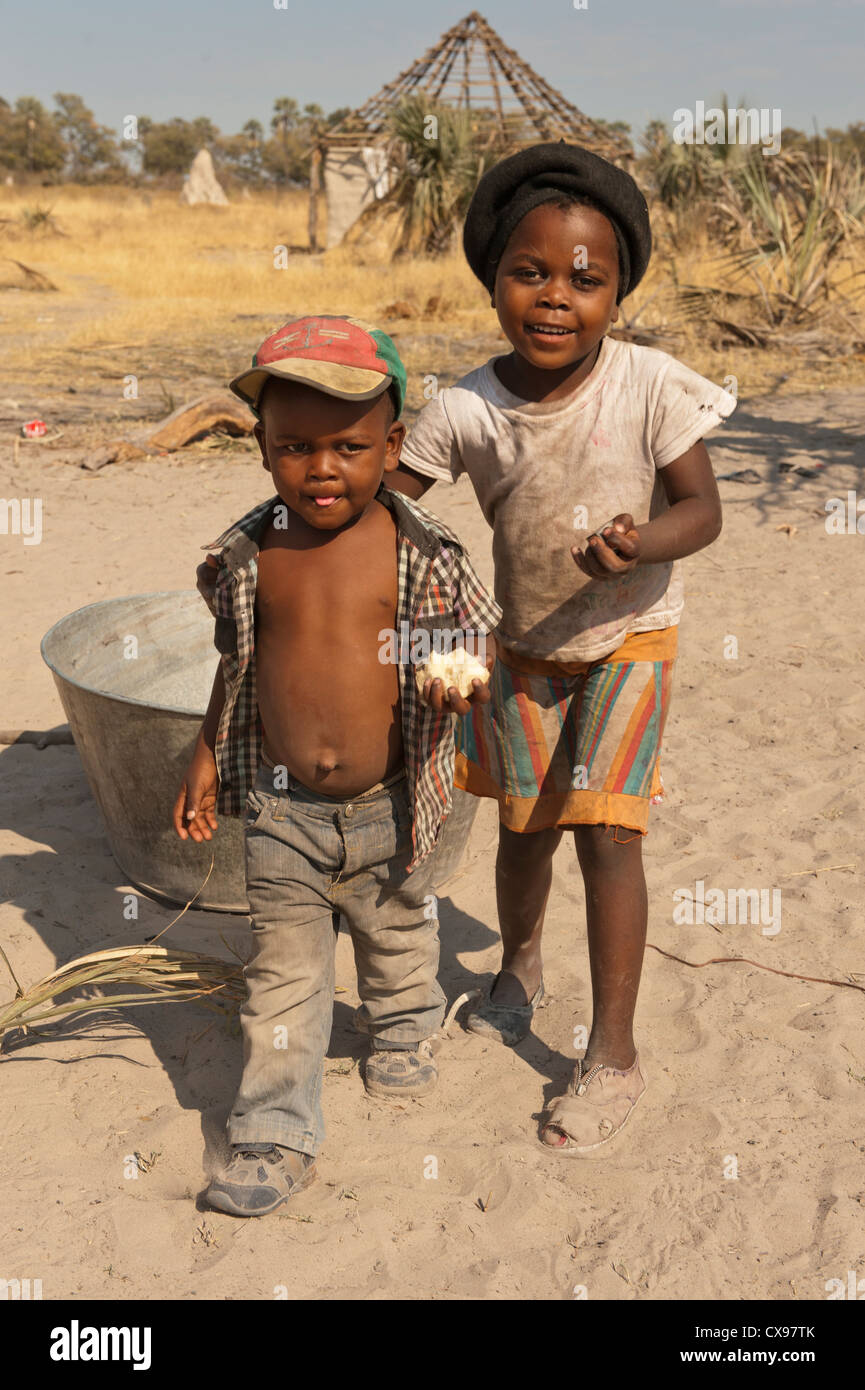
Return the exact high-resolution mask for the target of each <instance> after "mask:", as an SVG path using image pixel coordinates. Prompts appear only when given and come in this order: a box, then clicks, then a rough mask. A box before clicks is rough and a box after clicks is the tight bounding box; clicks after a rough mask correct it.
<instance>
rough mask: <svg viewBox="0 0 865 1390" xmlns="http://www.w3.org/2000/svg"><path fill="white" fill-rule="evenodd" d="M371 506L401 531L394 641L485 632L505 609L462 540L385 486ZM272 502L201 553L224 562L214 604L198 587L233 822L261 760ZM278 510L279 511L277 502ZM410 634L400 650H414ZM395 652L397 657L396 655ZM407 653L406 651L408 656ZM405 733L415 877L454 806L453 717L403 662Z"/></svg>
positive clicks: (227, 810)
mask: <svg viewBox="0 0 865 1390" xmlns="http://www.w3.org/2000/svg"><path fill="white" fill-rule="evenodd" d="M377 500H378V501H379V502H381V503H382V505H383V506H385V507H387V509H388V510H389V511H390V512H391V513H392V515H393V517H394V520H395V522H396V525H397V532H398V540H399V544H398V551H397V565H398V580H399V590H398V592H399V597H398V600H397V625H396V635H397V640H399V638H400V634H404V633H409V634H411V633H412V632H414V631H415V630H417V629H427V630H430V629H434V628H450V629H455V628H463V629H464V630H467V631H472V630H473V631H480V632H484V633H485V632H491V631H493V630H494V629H495V628H496V627H497V625H498V623H499V621H500V620H501V609H500V608H499V607H498V605H497V604H496V603H495V602H494V600H493V599H491V598H490V596H489V594H488V593H487V592H486V590H485V589H484V588H483V586H482V584H481V582H480V580H479V579H478V577H477V575H476V573H475V571H474V568H473V566H472V564H471V561H470V560H469V557H468V555H467V554H466V553H465V551H464V550H463V546H462V543H461V541H460V539H459V537H458V536H456V535H455V534H454V532H453V531H451V530H450V528H449V527H447V526H445V524H444V522H442V521H440V520H439V518H438V517H437V516H435V515H433V513H432V512H429V511H427V509H426V507H422V506H420V505H419V504H418V503H417V502H412V501H410V500H409V498H407V497H405V496H403V494H402V493H399V492H392V491H391V490H390V488H387V487H384V486H382V487H381V488H379V491H378V493H377ZM281 502H282V499H281V498H280V497H279V496H278V495H277V496H275V497H271V498H270V499H269V500H268V501H267V502H262V503H261V504H260V505H259V506H257V507H254V508H253V509H252V511H251V512H247V514H246V516H244V517H242V518H241V519H240V521H238V522H236V523H235V524H234V525H233V526H230V527H229V528H228V530H227V531H223V533H222V535H221V536H219V537H217V539H216V540H215V541H212V542H211V543H210V545H204V546H202V547H201V549H202V550H208V551H211V552H212V553H214V554H221V564H220V567H219V570H218V572H217V576H216V586H215V589H214V590H213V593H212V597H208V594H207V592H206V591H205V589H204V588H202V587H201V586H200V585H198V587H199V590H200V592H201V593H202V596H203V597H204V599H205V602H206V603H207V606H208V608H209V609H210V611H211V613H212V614H213V616H214V617H215V619H216V631H215V634H214V643H215V645H216V649H217V651H218V652H219V653H220V654H221V657H222V672H223V676H224V679H225V705H224V707H223V711H222V716H221V718H220V721H219V728H218V730H217V735H216V745H215V755H216V766H217V771H218V773H219V793H218V796H217V801H216V809H217V811H219V812H221V813H222V814H223V815H228V816H239V815H241V814H242V812H243V808H244V803H245V800H246V796H247V793H248V792H249V790H250V788H251V787H252V785H253V783H254V781H255V775H256V772H257V770H258V766H259V763H260V761H261V751H262V726H261V718H260V715H259V712H258V699H257V693H256V675H255V660H254V656H255V589H256V579H257V574H258V562H257V558H256V557H257V555H258V550H259V541H260V538H261V536H262V534H263V532H264V530H265V528H266V527H267V525H268V523H269V521H270V519H271V515H272V513H273V510H274V508H275V507H276V506H278V505H280V504H281ZM283 505H284V504H283ZM410 640H411V638H410V636H409V638H408V641H407V642H406V644H405V645H406V646H408V645H409V643H410ZM402 654H403V653H402V651H400V655H402ZM406 655H407V653H406ZM398 665H399V686H400V699H401V704H402V735H403V748H404V752H405V766H406V774H407V777H408V785H409V789H410V792H411V799H412V809H413V825H412V848H413V851H414V853H413V857H412V862H411V864H410V865H409V868H410V869H413V868H414V867H415V866H416V865H417V864H419V863H420V862H421V861H422V860H423V859H425V858H426V856H427V855H428V854H429V853H430V851H431V850H432V849H433V848H434V846H435V844H436V842H437V841H438V838H439V836H440V834H441V830H442V826H443V825H444V822H445V818H446V817H447V815H448V813H449V812H450V809H451V805H452V801H453V773H454V728H453V724H454V718H455V717H456V716H454V715H452V714H447V713H444V712H443V713H440V714H437V713H436V712H435V710H432V709H430V708H429V707H428V706H426V705H424V704H423V703H422V701H421V699H420V696H419V695H418V691H417V686H416V685H415V679H414V667H413V666H412V664H411V662H410V661H409V660H406V661H400V662H399V664H398Z"/></svg>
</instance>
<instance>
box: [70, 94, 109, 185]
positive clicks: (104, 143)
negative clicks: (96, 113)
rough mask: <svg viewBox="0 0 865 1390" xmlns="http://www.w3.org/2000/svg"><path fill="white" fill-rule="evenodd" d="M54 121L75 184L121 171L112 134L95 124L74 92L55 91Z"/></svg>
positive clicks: (89, 112) (86, 108)
mask: <svg viewBox="0 0 865 1390" xmlns="http://www.w3.org/2000/svg"><path fill="white" fill-rule="evenodd" d="M54 101H55V104H56V106H57V110H56V111H55V113H54V120H55V123H56V125H57V129H58V130H59V132H60V135H61V138H62V140H63V143H64V145H65V146H66V160H67V163H66V171H67V175H68V177H69V178H70V179H72V180H73V181H74V182H80V181H82V180H85V179H87V178H88V177H90V176H92V175H93V174H105V173H109V172H110V173H117V172H119V171H120V169H121V167H122V166H121V163H120V159H119V156H118V153H117V147H116V144H115V141H114V133H113V131H111V130H109V128H108V126H103V125H97V124H96V121H95V120H94V118H93V112H92V111H91V110H90V109H89V107H87V106H85V105H84V102H83V101H82V99H81V97H80V96H76V95H75V93H74V92H55V93H54Z"/></svg>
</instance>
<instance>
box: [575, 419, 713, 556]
mask: <svg viewBox="0 0 865 1390" xmlns="http://www.w3.org/2000/svg"><path fill="white" fill-rule="evenodd" d="M658 471H659V472H660V475H661V482H662V483H663V485H664V491H665V492H666V494H667V501H668V502H669V504H670V507H669V511H666V512H664V513H663V514H662V515H661V516H656V517H655V518H654V520H653V521H646V522H643V524H642V525H640V526H634V521H633V517H631V516H628V515H626V514H624V513H623V514H622V515H620V516H618V517H616V518H615V525H613V526H612V527H611V528H610V527H605V528H604V529H605V531H606V532H607V539H602V538H601V537H600V536H597V535H595V536H590V537H589V539H588V541H587V543H586V550H585V551H584V552H581V551H580V550H578V549H577V547H576V546H574V547H572V550H571V554H572V555H573V557H574V560H575V561H576V563H577V565H578V566H579V568H580V569H581V570H582V571H583V573H584V574H587V575H588V576H589V578H591V579H615V578H617V577H618V576H619V575H621V574H625V573H627V571H628V570H630V569H633V568H634V566H635V565H657V564H664V563H666V562H668V561H670V560H681V559H682V557H683V556H685V555H693V554H695V552H696V551H698V550H703V549H704V548H705V547H706V546H707V545H711V544H712V541H714V540H715V539H717V537H718V536H719V535H720V533H721V498H720V496H719V495H718V485H717V483H716V482H715V474H714V473H713V471H712V463H711V460H710V458H709V454H708V451H707V449H706V446H705V444H704V443H703V441H702V440H698V442H697V443H696V444H694V445H693V446H692V447H691V448H690V449H689V450H688V451H687V453H685V454H682V455H681V456H680V457H679V458H677V459H674V460H673V462H672V463H668V464H667V466H666V467H665V468H661V469H659V470H658ZM608 541H610V542H612V544H608Z"/></svg>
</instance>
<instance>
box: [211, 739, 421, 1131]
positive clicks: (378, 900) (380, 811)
mask: <svg viewBox="0 0 865 1390" xmlns="http://www.w3.org/2000/svg"><path fill="white" fill-rule="evenodd" d="M273 779H274V774H273V770H272V769H271V768H269V767H267V766H266V764H264V763H262V765H261V766H260V767H259V770H258V775H257V777H256V780H255V785H254V787H253V789H252V790H251V791H250V793H249V795H248V797H247V802H246V826H245V833H246V886H247V893H248V897H249V912H250V917H251V919H252V954H251V956H250V958H249V961H248V962H247V965H246V968H245V971H244V975H245V978H246V983H247V987H248V990H249V997H248V999H247V1001H246V1003H245V1004H244V1005H243V1007H242V1009H241V1011H240V1024H241V1030H242V1034H243V1075H242V1078H241V1082H240V1089H239V1091H238V1094H237V1098H236V1100H235V1102H234V1106H233V1109H232V1112H231V1118H230V1120H229V1126H228V1134H229V1140H230V1142H231V1143H232V1144H238V1143H256V1142H258V1143H274V1144H283V1145H285V1146H286V1147H287V1148H290V1149H296V1150H298V1151H299V1152H301V1153H307V1154H315V1153H317V1151H318V1149H319V1147H320V1146H321V1143H322V1140H323V1138H324V1121H323V1118H322V1113H321V1087H322V1080H323V1076H324V1061H325V1055H326V1053H327V1048H328V1044H329V1041H330V1032H331V1025H332V1020H333V995H334V986H335V967H334V954H335V947H336V937H337V933H338V931H339V918H340V915H342V917H343V918H344V919H345V921H346V922H347V924H348V928H349V931H350V933H351V938H352V944H353V946H354V959H355V965H356V967H357V987H358V994H359V995H360V998H361V1003H362V1008H361V1010H360V1015H359V1020H360V1021H362V1022H361V1026H362V1028H363V1031H364V1032H367V1033H368V1034H369V1035H370V1036H371V1037H374V1038H375V1039H376V1042H377V1043H378V1044H390V1045H394V1044H397V1045H398V1044H400V1043H402V1044H413V1043H417V1042H421V1041H423V1040H424V1039H425V1038H429V1037H431V1036H432V1034H433V1033H435V1032H436V1030H437V1029H438V1028H439V1027H440V1025H441V1022H442V1019H443V1017H444V1005H445V996H444V993H443V992H442V990H441V987H440V986H439V984H438V980H437V978H436V975H437V971H438V962H439V941H438V921H437V919H436V909H435V900H434V898H433V897H432V896H431V895H432V892H433V889H432V886H431V873H430V867H429V865H430V861H429V860H427V861H426V862H425V863H423V864H420V865H419V866H418V868H416V869H414V870H413V871H412V873H410V874H407V873H406V866H407V865H408V864H409V863H410V861H411V807H410V802H409V793H408V787H407V783H406V779H405V775H404V774H398V775H397V776H396V777H394V778H389V779H388V781H387V782H386V783H384V784H379V786H377V787H373V788H371V790H370V791H367V792H364V793H363V794H362V795H360V796H356V797H354V798H353V799H352V800H350V801H346V800H342V799H339V798H336V797H326V796H321V795H319V794H317V793H315V792H312V791H310V790H309V788H307V787H304V786H302V785H301V784H300V783H299V782H296V781H294V780H293V779H292V778H288V788H287V789H286V790H282V789H278V790H277V789H275V788H274V781H273Z"/></svg>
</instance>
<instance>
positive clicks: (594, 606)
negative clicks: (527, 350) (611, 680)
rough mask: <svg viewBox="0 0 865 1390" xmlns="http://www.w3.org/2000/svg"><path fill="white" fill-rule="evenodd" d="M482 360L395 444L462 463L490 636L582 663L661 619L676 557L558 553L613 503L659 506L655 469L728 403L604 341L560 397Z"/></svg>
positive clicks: (669, 602) (723, 395)
mask: <svg viewBox="0 0 865 1390" xmlns="http://www.w3.org/2000/svg"><path fill="white" fill-rule="evenodd" d="M496 360H497V359H496V358H490V360H489V361H488V362H486V363H485V364H484V366H482V367H478V368H476V369H475V371H473V372H469V373H468V375H467V376H464V377H463V378H462V380H461V381H458V382H457V383H456V385H455V386H449V387H446V388H445V389H444V390H442V391H441V392H440V393H439V394H438V396H437V397H436V398H435V399H434V400H432V401H430V403H429V405H427V406H425V407H424V409H423V410H422V411H421V413H420V415H419V416H418V419H417V421H416V422H415V425H414V428H413V429H412V431H411V434H410V435H409V437H408V439H407V440H406V442H405V444H404V446H403V450H402V461H403V462H404V463H406V464H408V466H409V467H410V468H413V469H415V470H416V471H417V472H418V473H424V474H426V475H427V476H429V477H432V478H437V479H442V480H445V481H448V482H455V481H456V479H457V478H458V477H459V475H460V474H461V473H467V474H468V476H469V477H470V479H471V481H472V484H473V486H474V489H475V492H476V494H477V499H478V502H479V503H480V506H481V510H482V512H483V514H484V516H485V517H486V519H487V521H488V522H489V524H490V526H492V528H493V561H494V564H495V596H496V600H497V602H498V603H499V604H500V606H501V608H502V613H503V616H502V622H501V625H500V627H499V629H498V633H497V635H498V636H499V638H500V639H501V641H502V642H503V643H504V644H505V645H506V646H508V647H511V648H513V649H514V650H515V651H517V652H519V653H521V654H522V655H524V656H531V657H536V658H541V659H545V660H552V661H596V660H598V659H599V658H600V657H604V656H608V655H609V654H610V652H614V651H615V650H616V648H617V647H619V646H621V644H622V642H623V641H624V638H625V637H626V636H627V634H628V633H630V632H648V631H651V630H653V629H656V628H665V627H672V626H673V625H674V624H675V623H677V622H678V620H679V615H680V613H681V611H682V607H683V603H684V596H683V588H682V578H681V573H680V564H679V562H675V561H670V562H668V563H666V564H657V565H636V566H635V567H634V569H633V570H631V571H630V573H628V574H626V575H623V576H622V578H621V579H618V580H596V579H589V578H588V577H587V576H586V575H584V574H583V573H582V571H581V570H579V569H578V568H577V566H576V564H575V563H574V559H573V556H572V555H571V553H570V549H571V546H572V545H575V544H577V545H580V546H581V547H582V543H583V542H584V541H585V538H586V537H587V536H588V535H590V534H591V532H592V531H595V530H597V529H598V527H599V526H602V525H603V524H604V523H605V522H607V521H610V520H611V519H612V518H613V517H614V516H616V515H617V514H618V513H619V512H630V513H631V515H632V516H633V518H634V523H635V525H636V526H638V527H639V526H640V525H641V524H644V523H645V522H647V521H649V520H651V519H652V518H653V517H656V516H658V515H659V514H660V513H661V512H664V511H666V510H667V509H668V503H667V498H666V494H665V492H664V488H663V485H662V483H661V479H660V477H659V475H658V469H660V468H663V467H665V465H666V464H668V463H672V462H673V460H674V459H677V458H679V457H680V456H681V455H682V454H684V453H685V452H686V451H687V450H688V449H690V448H691V446H692V445H693V444H696V442H697V440H698V439H702V438H703V436H704V435H705V434H708V432H709V431H710V430H711V429H713V428H714V427H715V425H717V424H719V423H720V421H721V420H723V419H725V418H726V417H727V416H728V415H730V414H731V413H732V411H733V410H734V409H735V407H736V399H735V397H734V396H731V395H730V394H729V393H728V392H727V391H724V390H723V389H722V388H721V387H720V386H716V385H714V383H713V382H711V381H708V380H707V379H706V378H705V377H702V376H700V375H699V374H698V373H697V372H694V371H692V370H691V369H690V367H686V366H684V365H683V364H682V363H681V362H677V361H676V359H675V358H674V357H670V356H669V355H668V354H667V353H665V352H659V351H658V350H657V349H656V348H647V347H639V346H637V345H636V344H633V343H625V342H621V341H620V340H619V339H616V338H604V339H602V341H601V350H600V352H599V354H598V359H597V361H596V363H595V365H594V367H593V368H592V371H591V372H590V373H589V375H588V376H587V377H586V379H585V381H583V382H581V383H580V385H579V386H578V387H577V388H576V389H575V390H574V391H573V392H572V393H571V394H570V395H569V396H568V397H566V398H565V399H563V400H559V401H554V402H533V401H524V400H522V399H521V398H520V397H519V396H515V395H513V394H512V393H511V392H510V391H508V390H507V389H506V387H504V386H503V385H502V383H501V382H500V381H499V379H498V377H497V376H496V374H495V371H494V370H493V362H495V361H496Z"/></svg>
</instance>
